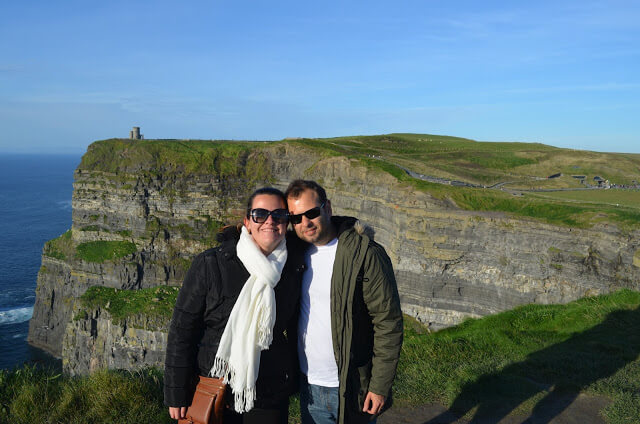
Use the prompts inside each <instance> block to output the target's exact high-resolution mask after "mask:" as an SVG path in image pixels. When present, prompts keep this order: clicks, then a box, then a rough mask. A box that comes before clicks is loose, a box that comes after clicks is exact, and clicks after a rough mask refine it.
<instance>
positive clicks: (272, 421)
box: [224, 399, 289, 424]
mask: <svg viewBox="0 0 640 424" xmlns="http://www.w3.org/2000/svg"><path fill="white" fill-rule="evenodd" d="M288 420H289V399H287V400H285V401H284V402H282V403H281V404H280V405H276V406H274V407H273V408H253V409H252V410H251V411H249V412H245V413H244V414H238V413H237V412H235V411H233V410H231V409H226V410H225V411H224V424H287V421H288Z"/></svg>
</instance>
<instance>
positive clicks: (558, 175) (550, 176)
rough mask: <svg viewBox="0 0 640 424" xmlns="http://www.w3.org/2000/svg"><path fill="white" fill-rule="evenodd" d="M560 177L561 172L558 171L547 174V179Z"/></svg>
mask: <svg viewBox="0 0 640 424" xmlns="http://www.w3.org/2000/svg"><path fill="white" fill-rule="evenodd" d="M559 177H562V172H558V173H557V174H553V175H549V176H548V177H547V179H552V178H559Z"/></svg>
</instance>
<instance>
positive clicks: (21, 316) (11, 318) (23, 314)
mask: <svg viewBox="0 0 640 424" xmlns="http://www.w3.org/2000/svg"><path fill="white" fill-rule="evenodd" d="M32 315H33V306H26V307H24V308H15V309H8V310H6V311H0V324H17V323H19V322H25V321H29V320H30V319H31V316H32Z"/></svg>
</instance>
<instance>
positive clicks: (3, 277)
mask: <svg viewBox="0 0 640 424" xmlns="http://www.w3.org/2000/svg"><path fill="white" fill-rule="evenodd" d="M79 163H80V156H44V155H2V154H0V369H5V368H13V367H15V366H17V365H21V364H23V363H25V362H41V361H43V360H46V358H47V356H46V355H44V354H43V352H42V351H40V350H39V349H35V348H33V347H31V346H29V345H28V344H27V342H26V338H27V333H28V331H29V319H30V318H31V315H32V313H33V304H34V302H35V288H36V278H37V275H38V269H39V268H40V265H41V263H40V261H41V257H40V255H41V253H42V247H43V245H44V243H45V241H47V240H50V239H52V238H55V237H57V236H59V235H60V234H62V233H64V232H65V231H66V230H68V229H69V228H70V227H71V194H72V191H73V187H72V183H73V171H74V170H75V168H76V167H77V166H78V164H79Z"/></svg>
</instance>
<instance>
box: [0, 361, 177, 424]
mask: <svg viewBox="0 0 640 424" xmlns="http://www.w3.org/2000/svg"><path fill="white" fill-rule="evenodd" d="M162 384H163V378H162V372H161V371H158V370H153V369H148V370H144V371H136V372H129V371H99V372H96V373H94V374H92V375H91V376H89V377H77V378H70V377H66V376H62V375H60V374H58V373H56V372H54V371H52V370H42V369H36V368H34V367H28V366H27V367H24V368H18V369H15V370H11V371H7V370H0V423H7V424H8V423H11V424H27V423H29V424H31V423H38V424H62V423H65V424H87V423H101V424H112V423H113V424H121V423H149V424H151V423H154V424H156V423H158V424H160V423H167V424H169V423H172V422H173V423H174V422H175V421H173V420H171V419H170V418H169V414H168V412H167V408H166V407H165V406H164V405H163V404H162Z"/></svg>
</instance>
